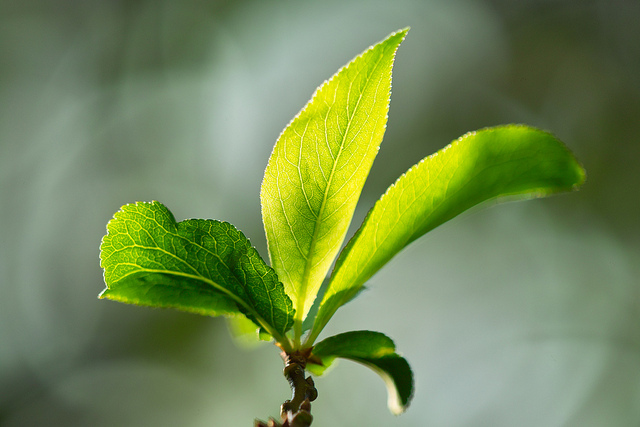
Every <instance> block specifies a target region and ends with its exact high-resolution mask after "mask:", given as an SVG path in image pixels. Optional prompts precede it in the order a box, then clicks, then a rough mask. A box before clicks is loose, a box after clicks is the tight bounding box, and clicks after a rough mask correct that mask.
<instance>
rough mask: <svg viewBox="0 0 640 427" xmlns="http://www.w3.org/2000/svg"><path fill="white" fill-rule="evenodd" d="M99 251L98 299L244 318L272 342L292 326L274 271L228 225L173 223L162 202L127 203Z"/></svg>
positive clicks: (109, 227)
mask: <svg viewBox="0 0 640 427" xmlns="http://www.w3.org/2000/svg"><path fill="white" fill-rule="evenodd" d="M100 249H101V253H100V258H101V266H102V267H103V268H104V279H105V283H106V284H107V288H106V289H105V290H104V291H103V292H102V293H101V294H100V298H108V299H112V300H116V301H121V302H126V303H131V304H138V305H146V306H153V307H171V308H176V309H179V310H184V311H189V312H194V313H199V314H205V315H210V316H217V315H226V316H231V315H237V314H239V313H240V312H241V313H243V314H245V315H247V316H248V317H249V318H250V319H252V320H253V321H254V322H255V323H256V324H257V325H259V326H262V327H263V328H265V329H267V330H268V331H269V333H271V334H272V335H273V336H274V337H275V338H276V339H278V337H280V338H282V337H281V335H283V334H284V333H285V332H286V331H287V330H288V329H289V328H290V327H291V325H292V323H293V314H294V312H293V308H292V303H291V300H290V299H289V297H288V296H287V295H286V294H285V292H284V287H283V286H282V284H281V283H279V281H278V277H277V276H276V274H275V272H274V271H273V269H271V268H270V267H268V266H267V265H266V264H265V262H264V261H263V260H262V258H261V257H260V255H259V254H258V252H257V251H256V250H255V249H254V248H253V247H252V246H251V243H250V242H249V240H248V239H247V238H246V237H245V236H244V235H243V234H242V233H241V232H240V231H238V230H237V229H236V228H235V227H234V226H233V225H231V224H229V223H227V222H220V221H215V220H203V219H189V220H186V221H182V222H179V223H176V221H175V219H174V217H173V215H172V214H171V212H169V210H168V209H167V208H166V207H165V206H164V205H162V204H161V203H158V202H152V203H141V202H138V203H135V204H128V205H125V206H123V207H122V208H121V209H120V211H118V212H117V213H116V214H115V215H114V217H113V219H112V220H111V221H109V224H108V225H107V235H106V236H105V237H104V238H103V239H102V245H101V247H100Z"/></svg>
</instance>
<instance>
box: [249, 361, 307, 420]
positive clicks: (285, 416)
mask: <svg viewBox="0 0 640 427" xmlns="http://www.w3.org/2000/svg"><path fill="white" fill-rule="evenodd" d="M280 355H281V356H282V359H283V360H284V365H285V366H284V371H283V373H284V376H285V378H287V381H289V385H290V386H291V393H292V396H291V400H286V401H285V402H284V403H283V404H282V407H281V408H280V416H281V418H282V423H279V422H277V421H276V420H274V419H273V418H271V419H269V422H268V423H264V422H262V421H258V420H256V423H255V427H309V426H311V422H312V421H313V417H312V416H311V402H312V401H314V400H315V399H316V397H318V391H317V390H316V387H315V385H314V384H313V379H312V378H311V377H307V378H305V376H304V373H305V372H304V371H305V368H306V366H307V360H308V359H309V356H310V355H311V349H307V350H304V351H299V350H296V351H295V352H293V353H286V352H284V351H283V352H282V353H281V354H280Z"/></svg>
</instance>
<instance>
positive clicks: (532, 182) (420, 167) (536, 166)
mask: <svg viewBox="0 0 640 427" xmlns="http://www.w3.org/2000/svg"><path fill="white" fill-rule="evenodd" d="M584 179H585V172H584V169H583V168H582V166H580V164H579V163H578V162H577V161H576V159H575V158H574V156H573V154H571V152H569V150H568V149H567V148H566V147H565V146H564V144H563V143H562V142H560V141H559V140H557V139H556V138H555V137H554V136H553V135H551V134H549V133H547V132H543V131H540V130H538V129H534V128H530V127H527V126H521V125H510V126H501V127H496V128H488V129H483V130H480V131H477V132H471V133H468V134H466V135H464V136H462V137H461V138H459V139H458V140H456V141H454V142H453V143H452V144H450V145H449V146H447V147H445V148H443V149H442V150H440V151H439V152H437V153H436V154H434V155H432V156H429V157H427V158H425V159H423V160H422V161H421V162H420V163H418V164H417V165H415V166H413V167H412V168H411V169H409V170H408V171H407V172H406V173H405V174H404V175H402V176H401V177H400V178H399V179H398V180H397V181H396V182H395V184H393V185H392V186H391V187H389V189H388V190H387V191H386V193H385V194H384V195H383V196H382V198H381V199H380V200H379V201H378V202H376V204H375V206H374V207H373V209H371V211H370V212H369V214H368V215H367V217H366V218H365V220H364V222H363V224H362V226H361V227H360V229H359V230H358V231H357V232H356V234H355V236H354V237H353V238H352V239H351V240H350V242H349V243H348V244H347V246H346V247H345V249H344V250H343V251H342V253H341V254H340V257H339V258H338V260H337V262H336V267H335V269H334V271H333V273H332V277H331V279H330V282H329V285H328V288H327V291H326V292H325V295H324V298H323V301H322V303H321V305H320V308H319V311H318V315H317V317H316V321H315V323H314V327H313V331H312V333H311V336H310V342H312V341H313V339H314V338H315V337H317V335H318V333H319V332H320V330H322V328H323V327H324V325H325V324H326V323H327V321H328V320H329V318H331V316H332V315H333V313H335V311H336V310H337V309H338V307H340V306H341V305H343V304H344V303H346V302H347V301H349V300H350V299H351V298H353V297H354V296H355V295H356V293H357V292H358V291H359V290H360V288H361V287H362V285H363V284H364V283H365V282H366V281H367V280H368V279H369V278H370V277H371V276H372V275H373V274H374V273H375V272H376V271H378V269H380V267H382V266H383V265H384V264H385V263H386V262H387V261H389V260H390V259H391V258H392V257H393V256H394V255H396V254H397V253H398V252H399V251H400V250H401V249H402V248H404V247H405V246H406V245H408V244H409V243H411V242H412V241H414V240H415V239H417V238H418V237H420V236H422V235H423V234H424V233H426V232H428V231H429V230H432V229H433V228H435V227H437V226H438V225H440V224H442V223H444V222H445V221H448V220H449V219H451V218H453V217H455V216H456V215H458V214H460V213H461V212H463V211H465V210H466V209H469V208H470V207H472V206H474V205H476V204H478V203H481V202H484V201H487V200H495V199H504V198H509V199H512V198H533V197H542V196H546V195H549V194H553V193H558V192H562V191H569V190H573V189H576V188H577V187H578V186H579V185H581V184H582V183H583V182H584Z"/></svg>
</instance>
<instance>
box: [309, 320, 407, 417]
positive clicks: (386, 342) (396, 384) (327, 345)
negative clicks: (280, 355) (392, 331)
mask: <svg viewBox="0 0 640 427" xmlns="http://www.w3.org/2000/svg"><path fill="white" fill-rule="evenodd" d="M312 356H315V357H317V358H319V359H320V360H321V361H322V365H319V364H313V363H309V364H307V370H309V371H310V372H311V373H313V374H315V375H321V374H322V373H324V371H325V370H326V369H327V368H328V367H329V366H330V365H331V364H332V363H333V361H334V360H335V359H336V358H337V357H341V358H343V359H349V360H353V361H355V362H358V363H361V364H363V365H365V366H367V367H369V368H371V369H373V370H374V371H375V372H376V373H377V374H378V375H380V376H381V377H382V379H383V380H384V382H385V384H386V385H387V391H388V395H389V399H388V405H389V409H390V410H391V412H393V413H394V414H396V415H398V414H400V413H402V412H404V410H405V409H407V407H408V406H409V401H410V400H411V398H412V397H413V373H412V372H411V368H410V367H409V363H407V361H406V360H405V358H404V357H401V356H400V355H398V354H397V353H396V346H395V345H394V343H393V341H392V340H391V338H389V337H387V336H386V335H384V334H381V333H380V332H372V331H351V332H345V333H343V334H339V335H334V336H332V337H329V338H327V339H325V340H323V341H321V342H319V343H318V344H316V346H315V347H314V348H313V353H312Z"/></svg>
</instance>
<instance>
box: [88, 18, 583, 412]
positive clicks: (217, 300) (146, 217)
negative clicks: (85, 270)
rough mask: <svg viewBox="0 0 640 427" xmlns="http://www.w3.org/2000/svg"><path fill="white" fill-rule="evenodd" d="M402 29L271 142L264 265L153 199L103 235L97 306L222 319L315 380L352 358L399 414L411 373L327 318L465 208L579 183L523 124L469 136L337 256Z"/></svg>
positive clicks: (399, 192) (390, 347) (426, 166)
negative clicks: (382, 386) (373, 375)
mask: <svg viewBox="0 0 640 427" xmlns="http://www.w3.org/2000/svg"><path fill="white" fill-rule="evenodd" d="M407 32H408V29H404V30H400V31H398V32H395V33H393V34H391V35H390V36H389V37H387V38H386V39H385V40H383V41H382V42H380V43H378V44H376V45H375V46H372V47H370V48H369V49H367V50H366V51H365V52H363V53H362V54H361V55H359V56H357V57H356V58H355V59H353V60H352V61H351V62H350V63H349V64H347V65H346V66H345V67H343V68H342V69H340V70H339V71H338V72H337V73H336V74H335V75H334V76H333V77H332V78H331V79H329V80H328V81H326V82H325V83H324V84H322V85H321V86H320V87H319V88H318V89H317V90H316V92H315V93H314V95H313V97H312V98H311V100H310V101H309V102H308V103H307V105H306V106H305V107H304V108H303V109H302V110H301V111H300V113H299V114H298V115H297V116H296V117H295V118H294V119H293V120H292V121H291V122H290V123H289V125H288V126H287V127H286V128H285V129H284V131H283V132H282V134H281V135H280V137H279V138H278V140H277V142H276V144H275V147H274V149H273V152H272V154H271V157H270V159H269V162H268V165H267V168H266V171H265V175H264V180H263V182H262V188H261V192H260V200H261V206H262V217H263V223H264V228H265V233H266V236H267V242H268V249H269V258H270V265H268V264H267V263H266V262H265V261H264V260H263V259H262V257H261V256H260V255H259V254H258V252H257V251H256V250H255V249H254V248H253V247H252V246H251V244H250V242H249V240H248V239H247V238H246V237H245V236H244V235H243V234H242V232H240V231H239V230H237V229H236V228H235V227H234V226H233V225H231V224H229V223H227V222H221V221H217V220H201V219H189V220H185V221H181V222H177V221H176V220H175V218H174V217H173V215H172V214H171V212H170V211H169V210H168V209H167V208H166V207H165V206H164V205H162V204H161V203H159V202H151V203H140V202H138V203H134V204H128V205H125V206H123V207H122V208H121V209H120V211H118V212H117V213H116V214H115V216H114V218H113V219H112V220H111V221H110V222H109V224H108V226H107V235H106V236H105V237H104V239H103V241H102V245H101V266H102V267H103V268H104V278H105V282H106V285H107V288H106V289H105V290H104V291H103V292H102V293H101V294H100V297H101V298H107V299H112V300H116V301H121V302H125V303H132V304H138V305H146V306H154V307H171V308H175V309H179V310H184V311H189V312H194V313H199V314H204V315H210V316H226V317H228V318H229V319H231V320H230V321H231V322H234V323H235V324H236V325H240V326H241V327H242V328H244V329H247V325H249V326H248V329H249V330H252V331H254V333H255V332H257V331H260V334H261V335H262V337H266V338H267V339H273V340H274V341H275V342H276V343H277V345H278V346H279V347H280V348H281V349H282V350H283V351H284V352H285V354H293V353H294V352H298V353H299V352H303V353H305V352H306V353H305V354H307V353H308V354H309V358H308V365H307V369H308V370H309V371H311V372H312V373H314V374H316V375H320V374H322V373H323V372H324V371H325V369H326V368H327V367H329V366H330V365H331V364H332V363H333V361H334V360H335V359H336V358H344V359H349V360H353V361H356V362H358V363H361V364H363V365H365V366H368V367H370V368H371V369H373V370H374V371H375V372H377V373H378V374H380V375H381V377H382V378H383V379H384V380H385V383H386V384H387V386H388V389H389V407H390V409H391V410H392V411H393V412H394V413H400V412H402V411H403V410H404V409H405V408H406V407H407V405H408V404H409V401H410V399H411V396H412V394H413V376H412V373H411V369H410V368H409V364H408V363H407V361H406V360H405V359H404V358H403V357H401V356H400V355H399V354H398V353H397V352H396V349H395V345H394V344H393V341H391V339H389V338H388V337H387V336H385V335H383V334H381V333H379V332H372V331H352V332H347V333H344V334H339V335H336V336H333V337H329V338H326V339H325V340H323V341H321V342H316V341H317V338H318V337H319V335H320V333H321V332H322V330H323V328H324V327H325V326H326V325H327V323H328V322H329V320H330V319H331V317H332V316H333V315H334V314H335V312H336V311H337V310H338V309H339V308H340V307H341V306H343V305H344V304H345V303H347V302H348V301H350V300H351V299H353V298H354V297H356V296H357V295H358V292H359V291H360V290H361V289H362V287H363V285H364V284H365V283H366V282H367V280H369V279H370V278H371V277H372V276H373V275H374V274H375V273H376V272H377V271H378V270H379V269H380V268H381V267H382V266H384V265H385V264H386V263H387V262H388V261H389V260H390V259H391V258H392V257H393V256H395V255H396V254H397V253H398V252H400V251H401V250H402V249H403V248H405V247H406V246H407V245H408V244H410V243H411V242H412V241H414V240H416V239H417V238H419V237H421V236H422V235H423V234H425V233H426V232H428V231H430V230H432V229H433V228H435V227H437V226H438V225H440V224H442V223H444V222H446V221H448V220H450V219H451V218H453V217H455V216H456V215H458V214H460V213H461V212H463V211H465V210H467V209H469V208H470V207H472V206H475V205H477V204H480V203H483V202H486V201H489V200H504V199H513V198H531V197H541V196H545V195H549V194H553V193H557V192H562V191H568V190H572V189H576V188H577V187H578V186H580V185H581V184H582V183H583V181H584V179H585V173H584V170H583V168H582V167H581V166H580V165H579V163H578V162H577V161H576V159H575V158H574V156H573V155H572V154H571V153H570V152H569V150H568V149H567V148H566V147H565V146H564V144H563V143H562V142H560V141H559V140H557V139H556V138H555V137H554V136H553V135H551V134H549V133H547V132H544V131H541V130H538V129H534V128H531V127H528V126H524V125H507V126H500V127H494V128H487V129H482V130H479V131H476V132H471V133H468V134H466V135H464V136H462V137H460V138H459V139H458V140H456V141H454V142H452V143H451V144H450V145H448V146H447V147H445V148H443V149H442V150H440V151H438V152H437V153H435V154H433V155H431V156H428V157H426V158H424V159H422V160H421V161H420V162H418V163H417V164H416V165H415V166H413V167H411V168H410V169H409V170H408V171H407V172H406V173H405V174H403V175H402V176H401V177H399V178H398V180H397V181H396V182H395V183H394V184H393V185H391V186H390V187H389V189H388V190H387V191H386V192H385V193H384V194H383V195H382V197H381V198H380V199H379V200H378V202H377V203H376V204H375V205H374V207H373V208H372V209H371V211H370V212H369V214H368V215H367V216H366V218H365V220H364V221H363V223H362V224H361V225H360V227H359V228H358V230H357V231H356V233H355V235H354V236H353V238H351V239H350V241H349V242H348V243H347V244H346V246H344V247H343V243H344V240H345V236H346V234H347V231H348V229H349V226H350V223H351V219H352V217H353V213H354V210H355V207H356V204H357V202H358V199H359V196H360V192H361V191H362V188H363V186H364V183H365V181H366V179H367V176H368V174H369V171H370V169H371V166H372V163H373V161H374V159H375V157H376V154H377V152H378V149H379V147H380V143H381V142H382V139H383V136H384V132H385V129H386V122H387V113H388V108H389V98H390V91H391V74H392V67H393V62H394V59H395V53H396V50H397V49H398V46H399V45H400V43H401V42H402V41H403V40H404V38H405V36H406V34H407ZM334 261H335V267H334V269H333V271H332V272H331V274H329V270H330V268H331V265H332V264H333V263H334ZM327 277H328V282H327V285H326V290H325V292H324V295H323V297H322V299H321V300H319V301H316V298H317V297H318V293H319V291H320V288H321V285H322V284H323V282H324V281H325V279H327ZM314 304H315V306H316V308H317V314H315V317H313V314H311V315H310V313H314V312H315V310H311V308H312V306H314Z"/></svg>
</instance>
